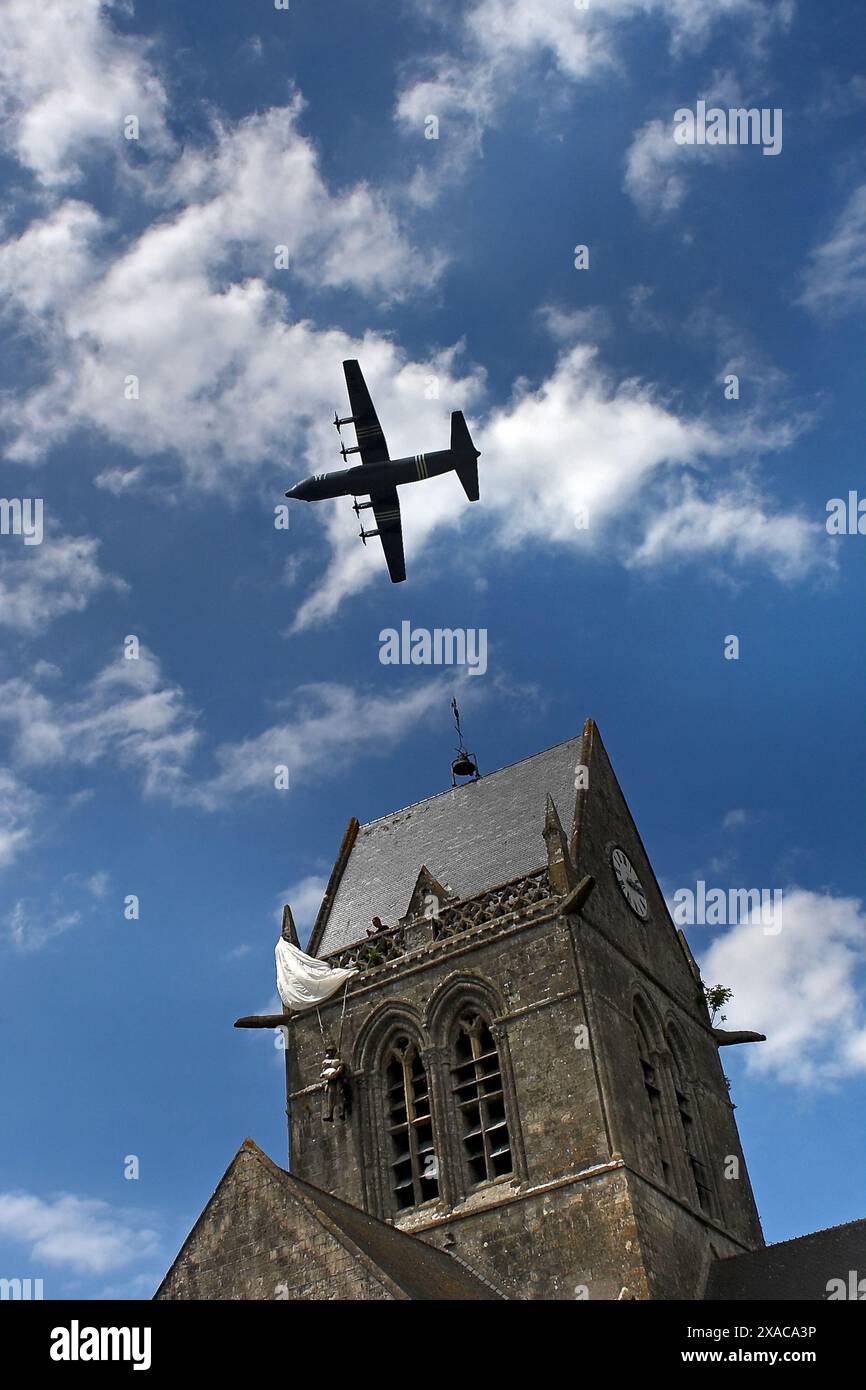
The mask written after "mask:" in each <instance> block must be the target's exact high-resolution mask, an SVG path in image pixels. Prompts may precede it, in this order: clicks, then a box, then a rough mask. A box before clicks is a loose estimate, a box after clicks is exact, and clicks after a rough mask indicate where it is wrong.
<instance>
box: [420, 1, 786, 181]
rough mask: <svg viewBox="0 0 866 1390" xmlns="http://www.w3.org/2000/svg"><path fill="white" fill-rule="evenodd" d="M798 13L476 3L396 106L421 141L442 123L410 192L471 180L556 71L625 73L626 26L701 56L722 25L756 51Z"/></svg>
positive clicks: (661, 4) (680, 5) (715, 6)
mask: <svg viewBox="0 0 866 1390" xmlns="http://www.w3.org/2000/svg"><path fill="white" fill-rule="evenodd" d="M791 14H792V3H791V0H778V3H775V4H772V3H771V4H767V3H765V0H590V3H589V4H588V5H587V6H586V8H585V9H582V8H578V7H577V6H576V5H574V4H572V3H563V0H534V3H533V4H526V3H525V0H476V3H474V4H471V5H469V6H466V7H465V9H464V10H463V11H462V12H461V18H460V19H459V20H457V21H455V20H454V17H453V12H452V11H450V10H449V11H448V12H447V14H446V15H445V16H443V22H447V23H448V25H449V27H450V28H451V30H452V31H453V30H454V28H456V29H457V40H458V41H457V42H456V43H454V44H453V46H452V49H451V51H450V52H449V51H446V52H443V53H440V54H437V55H435V56H434V57H432V58H431V59H429V60H424V61H422V63H421V64H415V66H414V70H413V71H412V72H411V74H410V76H409V77H408V78H407V80H406V82H405V84H404V86H403V89H402V90H401V92H400V94H399V97H398V100H397V104H396V109H395V118H396V120H397V121H398V123H399V124H400V125H401V126H402V128H403V129H404V131H405V132H406V133H407V134H412V135H415V136H417V137H418V138H419V139H423V129H424V120H425V117H426V116H427V115H436V116H438V118H439V121H440V133H439V140H438V141H432V140H430V141H426V140H425V141H424V142H423V143H424V145H425V149H424V154H423V156H422V157H421V158H420V159H419V163H418V166H417V169H416V173H415V179H414V181H413V185H412V189H411V191H412V192H413V193H414V195H415V197H416V198H417V200H418V201H419V202H422V203H423V202H430V201H432V199H433V198H434V197H435V196H436V193H437V192H438V189H439V187H440V186H441V184H442V183H443V182H446V181H447V180H448V179H449V178H453V177H455V176H457V175H459V174H461V173H463V172H464V170H465V168H466V166H467V164H468V162H469V160H470V159H471V157H472V156H473V155H475V154H477V153H478V152H479V151H480V148H481V144H482V140H483V134H484V131H485V129H486V128H487V127H488V126H490V125H492V124H493V123H494V122H495V120H496V118H497V115H498V112H499V111H500V110H501V108H502V107H504V106H505V104H506V103H507V102H508V100H509V99H510V97H511V94H512V93H513V92H514V91H515V89H518V88H519V89H520V90H521V91H525V90H526V89H527V87H528V86H529V85H530V83H531V84H532V85H533V89H534V90H536V91H538V92H539V93H544V92H545V91H546V90H547V88H546V84H545V83H544V81H543V80H542V78H543V76H544V75H546V74H547V73H548V72H549V71H550V70H552V71H553V73H554V74H555V76H556V77H557V78H559V79H562V80H564V81H565V83H580V82H588V81H594V80H595V81H597V80H598V79H599V78H601V77H602V76H606V75H608V74H610V73H616V72H617V71H619V70H620V69H621V67H622V63H623V59H622V45H621V38H622V34H623V30H624V26H625V25H626V24H627V23H637V22H638V21H641V20H644V21H647V20H652V21H656V22H658V23H659V24H661V25H662V26H664V28H665V29H666V30H667V32H668V34H669V36H670V44H671V48H672V50H673V51H674V53H681V52H683V51H686V50H688V51H700V50H702V49H703V48H704V47H705V45H706V44H707V41H708V40H709V38H710V36H711V34H712V32H713V29H714V28H715V27H716V26H721V25H723V24H727V27H728V30H729V31H730V29H731V26H732V24H733V25H736V31H735V32H736V33H737V35H738V36H739V37H740V38H741V39H742V43H743V47H744V51H745V52H746V53H747V54H754V53H755V52H756V51H759V50H760V49H761V48H762V47H763V46H764V44H765V42H766V40H767V39H768V37H769V36H770V34H771V33H772V32H773V30H774V29H775V28H776V27H777V26H785V25H786V24H787V23H788V22H789V21H790V18H791Z"/></svg>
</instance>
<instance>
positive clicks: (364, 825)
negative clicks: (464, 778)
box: [359, 732, 583, 833]
mask: <svg viewBox="0 0 866 1390" xmlns="http://www.w3.org/2000/svg"><path fill="white" fill-rule="evenodd" d="M582 738H583V733H582V732H581V733H579V734H572V736H571V738H563V739H560V740H559V742H558V743H551V744H550V745H549V746H548V747H547V748H539V749H538V750H537V752H535V753H527V755H526V757H525V758H515V760H514V762H513V763H505V764H504V765H503V766H502V767H497V768H494V770H493V771H492V772H485V773H484V775H483V776H482V777H479V778H478V779H477V780H478V781H481V782H489V781H490V779H491V778H492V777H498V776H499V774H500V773H501V772H510V771H511V769H512V768H515V767H520V764H521V763H531V762H532V761H533V759H534V758H543V757H544V755H545V753H552V752H553V750H554V749H555V748H564V747H565V745H566V744H567V743H577V742H578V741H579V740H580V739H582ZM475 785H476V782H475V781H474V780H473V781H472V782H462V783H461V784H460V786H457V787H443V789H442V791H441V792H431V794H430V796H421V797H419V798H418V800H417V801H410V802H409V803H408V804H407V805H406V806H398V807H396V809H395V810H393V811H386V812H385V814H384V815H382V816H374V818H373V820H366V821H361V822H360V824H359V833H360V831H361V830H369V828H370V826H372V825H379V824H380V823H381V822H382V821H386V820H392V819H393V818H394V816H399V815H402V813H403V812H404V811H412V810H414V808H415V807H416V806H423V805H424V803H425V802H426V801H438V799H439V797H440V796H450V795H451V793H452V792H455V791H462V790H463V788H464V787H474V786H475Z"/></svg>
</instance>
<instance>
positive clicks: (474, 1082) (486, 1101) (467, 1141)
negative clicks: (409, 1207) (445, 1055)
mask: <svg viewBox="0 0 866 1390" xmlns="http://www.w3.org/2000/svg"><path fill="white" fill-rule="evenodd" d="M451 1075H452V1078H453V1079H452V1091H453V1095H454V1101H455V1104H456V1106H457V1113H458V1115H459V1116H460V1128H461V1138H462V1141H463V1154H464V1158H465V1163H466V1168H467V1171H468V1173H469V1178H470V1181H471V1182H472V1183H473V1184H475V1183H481V1182H492V1181H493V1180H494V1179H495V1178H502V1177H505V1176H506V1175H507V1174H509V1173H511V1172H513V1171H514V1164H513V1160H512V1157H511V1140H510V1138H509V1134H508V1120H507V1117H506V1112H505V1091H504V1087H503V1084H502V1067H501V1063H500V1060H499V1050H498V1048H497V1046H496V1040H495V1038H494V1037H493V1034H492V1033H491V1031H490V1026H489V1024H488V1022H487V1020H486V1019H485V1018H484V1016H483V1015H482V1014H479V1013H475V1012H472V1013H466V1014H463V1015H462V1016H461V1018H460V1022H459V1026H458V1030H457V1037H456V1040H455V1043H454V1064H453V1066H452V1068H451Z"/></svg>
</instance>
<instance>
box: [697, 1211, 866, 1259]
mask: <svg viewBox="0 0 866 1390" xmlns="http://www.w3.org/2000/svg"><path fill="white" fill-rule="evenodd" d="M846 1226H866V1216H855V1217H853V1218H852V1220H850V1221H838V1222H837V1223H836V1224H835V1225H834V1226H819V1227H818V1229H817V1231H804V1232H803V1234H802V1235H800V1236H788V1238H787V1239H786V1240H774V1241H772V1242H771V1243H770V1244H769V1245H762V1246H759V1248H758V1249H757V1250H741V1251H740V1252H739V1253H738V1254H736V1255H728V1256H726V1257H725V1258H724V1259H721V1260H718V1261H717V1264H727V1262H728V1260H748V1259H751V1258H752V1257H753V1256H758V1255H766V1254H769V1252H770V1251H771V1250H781V1249H782V1247H783V1246H785V1245H798V1244H799V1242H800V1241H801V1240H812V1238H813V1237H814V1236H823V1235H826V1234H827V1232H828V1231H842V1230H844V1229H845V1227H846Z"/></svg>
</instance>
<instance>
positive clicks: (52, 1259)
mask: <svg viewBox="0 0 866 1390" xmlns="http://www.w3.org/2000/svg"><path fill="white" fill-rule="evenodd" d="M0 1235H2V1236H4V1237H5V1238H6V1239H7V1240H10V1241H15V1242H18V1243H20V1244H22V1245H26V1246H27V1247H28V1248H29V1252H30V1259H31V1260H32V1261H33V1263H34V1265H36V1266H37V1267H38V1266H39V1265H40V1264H45V1265H50V1266H54V1267H55V1268H56V1267H61V1268H64V1267H65V1268H67V1269H70V1270H75V1271H81V1272H85V1273H88V1274H105V1273H107V1272H108V1271H110V1270H114V1269H121V1268H122V1267H123V1266H124V1265H128V1264H131V1263H132V1262H133V1261H134V1260H138V1259H142V1258H146V1257H147V1256H149V1255H152V1254H153V1253H154V1252H155V1251H156V1250H157V1249H158V1240H157V1236H156V1233H155V1231H153V1230H150V1229H148V1228H147V1227H146V1226H145V1225H144V1224H143V1222H142V1220H141V1218H139V1217H138V1216H136V1215H135V1214H133V1213H131V1212H126V1211H117V1210H115V1209H114V1208H112V1207H111V1206H109V1204H108V1203H107V1202H102V1201H98V1200H96V1199H93V1198H86V1197H76V1196H73V1195H72V1194H69V1193H65V1194H62V1195H60V1196H57V1197H52V1198H50V1199H47V1200H46V1199H45V1198H42V1197H36V1196H34V1195H33V1194H32V1193H29V1192H3V1193H0Z"/></svg>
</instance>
